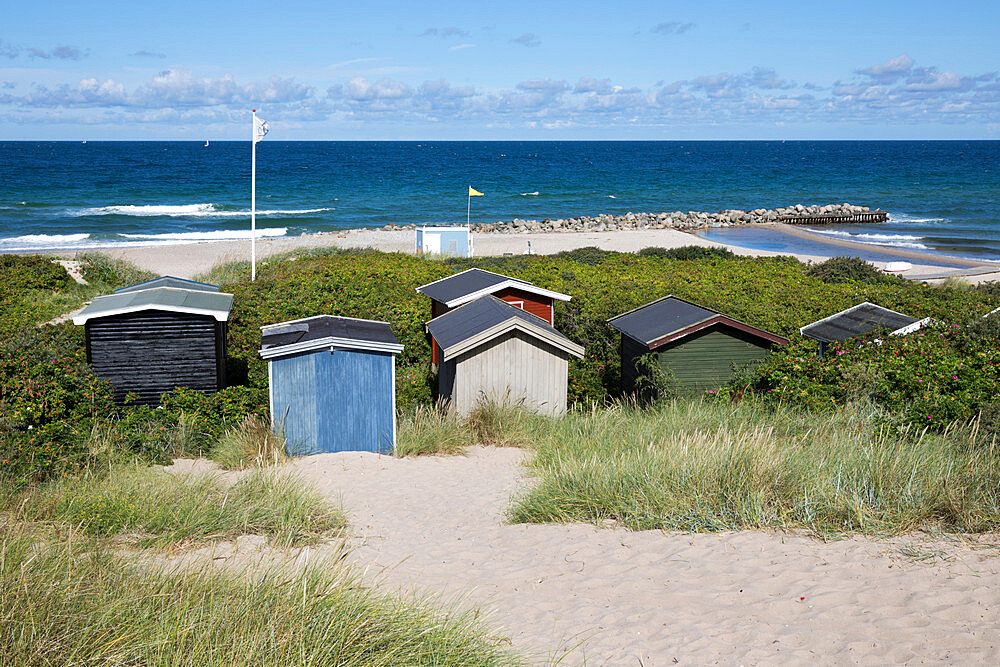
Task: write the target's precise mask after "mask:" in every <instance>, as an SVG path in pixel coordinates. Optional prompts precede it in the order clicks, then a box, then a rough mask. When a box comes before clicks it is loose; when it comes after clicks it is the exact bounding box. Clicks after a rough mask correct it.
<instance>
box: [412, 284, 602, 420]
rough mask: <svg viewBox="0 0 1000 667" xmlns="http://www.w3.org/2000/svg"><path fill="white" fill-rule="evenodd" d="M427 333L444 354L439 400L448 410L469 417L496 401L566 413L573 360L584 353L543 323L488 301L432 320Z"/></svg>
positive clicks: (516, 309)
mask: <svg viewBox="0 0 1000 667" xmlns="http://www.w3.org/2000/svg"><path fill="white" fill-rule="evenodd" d="M427 331H428V332H430V334H431V336H433V337H434V341H435V342H436V343H437V344H438V345H439V346H440V348H441V364H440V367H439V371H438V396H439V398H440V399H442V400H444V401H446V402H447V404H448V406H449V409H450V410H453V411H454V412H456V413H458V414H459V415H468V414H469V413H470V412H471V411H472V410H473V409H475V407H476V406H477V405H478V404H479V403H480V402H481V401H483V400H492V401H497V402H511V403H516V404H521V405H524V406H525V407H527V408H529V409H531V410H535V411H537V412H540V413H543V414H550V415H558V414H562V413H563V412H565V411H566V390H567V385H568V378H569V359H570V357H577V358H583V353H584V350H583V347H582V346H580V345H577V344H576V343H574V342H573V341H571V340H570V339H569V338H566V336H564V335H562V334H561V333H559V332H558V331H556V330H555V328H554V327H552V325H550V324H549V323H548V322H546V321H545V320H543V319H542V318H540V317H538V316H536V315H532V314H531V313H529V312H527V311H525V310H522V309H521V308H519V307H517V306H512V305H510V304H509V303H506V302H504V301H501V300H500V299H498V298H496V297H494V296H485V297H482V298H480V299H477V300H476V301H473V302H471V303H467V304H465V305H463V306H459V307H458V308H456V309H455V310H452V311H449V312H447V313H445V314H444V315H441V316H440V317H436V318H434V319H433V320H431V321H430V322H428V323H427Z"/></svg>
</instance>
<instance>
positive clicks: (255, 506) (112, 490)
mask: <svg viewBox="0 0 1000 667" xmlns="http://www.w3.org/2000/svg"><path fill="white" fill-rule="evenodd" d="M7 507H8V512H9V514H10V515H11V518H13V519H14V520H17V521H23V522H32V523H42V524H45V525H52V526H60V527H64V528H68V527H72V528H76V529H79V530H81V531H82V532H83V533H85V534H87V535H91V536H94V537H113V536H125V537H134V538H136V539H137V540H138V542H139V544H140V545H141V546H159V547H169V546H175V545H178V544H184V543H190V542H204V541H206V540H218V539H232V538H235V537H238V536H240V535H247V534H253V535H262V536H267V537H268V538H269V539H270V540H271V541H272V543H274V544H276V545H280V546H294V545H301V544H309V543H314V542H317V541H319V540H321V539H323V538H324V537H330V536H335V535H338V534H339V533H340V531H341V529H342V528H343V526H344V524H345V521H344V518H343V514H342V513H341V511H340V510H339V508H337V507H334V506H332V505H330V504H329V503H327V502H326V501H325V500H324V499H323V498H322V497H321V496H319V494H317V493H316V492H314V491H313V490H311V489H309V488H308V487H306V486H305V485H303V484H302V483H300V482H298V481H296V480H295V479H293V478H292V477H290V476H288V475H285V474H281V473H279V472H278V471H275V470H273V469H272V470H268V469H257V470H253V471H250V472H247V473H245V474H244V475H243V476H242V477H240V479H239V480H237V481H236V482H235V483H232V484H231V485H230V484H227V483H226V481H225V480H224V479H223V478H222V476H221V475H219V474H217V473H198V474H196V473H185V474H181V473H170V472H167V471H165V470H163V469H162V468H158V467H150V466H148V465H144V464H142V463H132V464H117V465H112V466H110V468H109V469H107V470H106V471H104V472H101V473H95V474H86V475H83V476H80V477H65V478H62V479H56V480H53V481H51V482H48V483H45V484H42V485H39V486H37V487H34V488H32V489H30V490H28V491H27V492H25V495H23V496H22V497H19V498H8V501H7Z"/></svg>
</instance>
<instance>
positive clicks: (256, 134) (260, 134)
mask: <svg viewBox="0 0 1000 667" xmlns="http://www.w3.org/2000/svg"><path fill="white" fill-rule="evenodd" d="M268 129H269V128H268V127H267V121H266V120H264V119H262V118H257V117H256V116H254V119H253V142H254V143H257V142H258V141H260V140H261V139H263V138H264V135H265V134H267V131H268Z"/></svg>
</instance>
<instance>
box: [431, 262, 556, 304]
mask: <svg viewBox="0 0 1000 667" xmlns="http://www.w3.org/2000/svg"><path fill="white" fill-rule="evenodd" d="M508 287H513V288H516V289H519V290H523V291H525V292H530V293H532V294H538V295H540V296H547V297H549V298H552V299H557V300H559V301H569V300H570V299H571V298H572V297H570V296H569V295H568V294H562V293H560V292H553V291H552V290H547V289H543V288H541V287H538V286H536V285H532V284H531V283H529V282H527V281H525V280H518V279H517V278H511V277H509V276H502V275H500V274H499V273H493V272H491V271H484V270H483V269H468V270H467V271H462V272H461V273H456V274H455V275H453V276H448V277H447V278H441V279H440V280H435V281H434V282H432V283H427V284H426V285H421V286H420V287H418V288H417V291H418V292H420V293H421V294H424V295H426V296H429V297H430V298H432V299H434V300H435V301H440V302H441V303H443V304H444V305H446V306H447V307H449V308H454V307H455V306H460V305H462V304H463V303H469V302H470V301H475V300H476V299H478V298H480V297H483V296H486V295H488V294H496V293H497V292H499V291H500V290H503V289H506V288H508Z"/></svg>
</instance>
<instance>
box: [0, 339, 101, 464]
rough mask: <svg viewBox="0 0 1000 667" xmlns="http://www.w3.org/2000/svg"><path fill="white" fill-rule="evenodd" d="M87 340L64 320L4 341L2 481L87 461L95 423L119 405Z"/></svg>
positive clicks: (0, 356)
mask: <svg viewBox="0 0 1000 667" xmlns="http://www.w3.org/2000/svg"><path fill="white" fill-rule="evenodd" d="M81 338H82V336H81V331H80V330H79V327H74V326H73V325H71V324H68V323H65V324H61V325H57V326H48V327H42V328H40V329H34V328H28V329H22V330H21V331H19V332H18V333H16V334H14V335H12V336H11V337H10V338H8V339H6V340H3V341H0V461H2V463H0V479H6V480H8V481H11V480H38V479H44V478H45V477H47V476H50V475H52V474H57V473H59V474H61V473H63V472H69V471H72V470H76V469H79V468H80V467H81V466H84V465H86V464H87V462H88V460H89V456H88V449H87V438H88V437H89V435H90V429H91V424H92V423H93V422H94V420H96V419H100V418H103V417H104V416H105V415H108V414H110V413H112V411H113V404H112V401H111V396H112V393H111V387H110V385H108V383H107V382H105V381H103V380H101V379H99V378H97V377H96V376H95V375H94V374H93V372H92V371H91V369H90V367H89V366H88V365H87V363H86V357H85V354H84V352H83V350H82V349H81V348H82V340H81Z"/></svg>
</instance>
